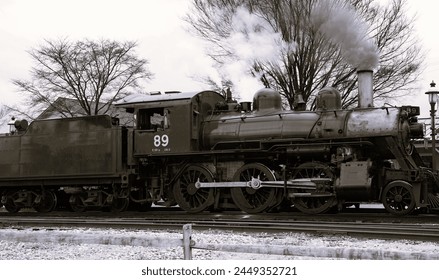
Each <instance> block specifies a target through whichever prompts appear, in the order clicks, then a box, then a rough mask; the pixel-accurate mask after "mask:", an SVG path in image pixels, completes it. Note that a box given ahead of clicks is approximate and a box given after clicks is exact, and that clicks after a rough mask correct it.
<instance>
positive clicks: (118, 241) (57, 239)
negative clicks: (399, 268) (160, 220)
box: [0, 224, 439, 260]
mask: <svg viewBox="0 0 439 280" xmlns="http://www.w3.org/2000/svg"><path fill="white" fill-rule="evenodd" d="M192 237H193V234H192V225H191V224H186V225H184V226H183V238H182V239H170V238H150V237H145V236H135V237H124V236H120V237H118V236H108V237H104V238H99V239H96V238H95V237H93V236H90V235H89V234H77V233H75V234H71V233H57V234H56V235H51V234H50V232H41V231H35V232H19V231H17V232H3V231H1V230H0V240H6V241H18V242H46V243H47V242H48V243H68V244H104V245H125V246H143V247H153V248H162V249H166V248H175V247H182V248H183V258H184V259H185V260H191V259H192V253H193V250H194V249H195V250H212V251H222V252H234V253H250V254H268V255H283V256H297V257H306V258H325V259H362V260H438V259H439V255H438V254H430V253H421V252H403V251H386V250H379V249H359V248H342V247H339V248H337V247H310V246H287V245H251V244H250V245H249V244H243V245H239V244H212V243H202V242H196V241H195V240H194V239H193V238H192Z"/></svg>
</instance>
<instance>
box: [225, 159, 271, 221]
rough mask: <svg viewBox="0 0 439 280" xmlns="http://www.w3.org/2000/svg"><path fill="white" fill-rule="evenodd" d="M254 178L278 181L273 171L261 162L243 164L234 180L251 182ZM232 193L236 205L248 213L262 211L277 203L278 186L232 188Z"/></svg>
mask: <svg viewBox="0 0 439 280" xmlns="http://www.w3.org/2000/svg"><path fill="white" fill-rule="evenodd" d="M252 178H255V179H259V180H261V181H276V177H275V176H274V174H273V172H272V171H271V170H270V169H269V168H268V167H267V166H265V165H263V164H261V163H249V164H245V165H243V166H242V167H241V168H239V169H238V170H237V171H236V173H235V175H234V177H233V181H240V182H249V181H251V180H252ZM230 193H231V196H232V199H233V202H234V203H235V205H236V206H238V207H239V209H241V210H242V211H244V212H247V213H260V212H263V211H265V210H267V209H269V208H271V207H273V206H274V205H277V198H278V196H277V190H276V188H264V187H262V188H259V189H255V188H251V187H245V188H232V189H231V191H230Z"/></svg>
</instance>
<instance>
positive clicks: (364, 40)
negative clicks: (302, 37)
mask: <svg viewBox="0 0 439 280" xmlns="http://www.w3.org/2000/svg"><path fill="white" fill-rule="evenodd" d="M311 22H312V24H313V25H314V26H315V27H317V28H318V30H319V31H320V32H321V33H322V34H323V35H324V36H325V37H326V38H327V39H328V40H329V41H330V42H332V43H333V44H336V45H338V46H340V48H341V52H342V54H343V57H344V58H345V59H346V61H347V62H348V63H350V64H351V65H352V66H353V67H355V68H357V69H363V70H369V69H370V70H373V69H374V68H376V67H378V62H379V53H378V49H377V47H376V45H375V44H374V42H373V41H372V39H371V38H370V37H369V36H368V26H367V25H366V23H365V22H364V21H362V20H361V19H360V18H359V17H358V15H357V13H356V11H355V9H354V8H353V7H352V6H350V5H349V4H347V3H345V2H342V1H337V0H320V1H318V2H316V4H314V6H313V9H312V11H311Z"/></svg>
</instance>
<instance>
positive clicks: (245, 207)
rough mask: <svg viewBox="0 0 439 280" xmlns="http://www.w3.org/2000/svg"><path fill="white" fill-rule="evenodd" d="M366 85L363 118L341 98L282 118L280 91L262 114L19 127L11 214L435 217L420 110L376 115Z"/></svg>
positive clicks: (7, 199) (214, 107)
mask: <svg viewBox="0 0 439 280" xmlns="http://www.w3.org/2000/svg"><path fill="white" fill-rule="evenodd" d="M358 74H359V77H358V80H359V94H360V96H359V107H358V108H355V109H348V110H347V109H341V99H340V94H339V92H338V91H337V90H336V89H333V88H324V89H322V90H321V92H320V93H319V94H318V96H317V97H316V98H317V100H316V104H317V108H316V110H314V111H305V110H297V111H292V110H283V109H282V106H281V105H282V104H281V103H282V102H281V97H280V94H279V93H278V92H276V91H274V90H271V89H262V90H260V91H258V92H257V93H256V94H255V96H254V100H253V108H251V104H250V103H247V102H244V103H239V104H238V103H237V102H236V101H234V100H233V99H232V98H231V96H230V95H227V96H226V97H224V96H222V95H221V94H219V93H217V92H214V91H202V92H188V93H176V92H170V93H165V94H150V95H133V96H128V97H126V98H125V99H124V100H123V101H122V102H120V103H119V104H117V107H119V108H123V109H125V110H126V111H127V112H128V113H130V114H132V116H133V120H134V124H133V125H132V126H129V127H127V126H121V125H119V122H118V120H117V119H115V118H111V117H109V116H90V117H79V118H68V119H51V120H37V121H34V122H32V123H31V124H30V125H29V126H28V127H27V125H26V123H23V122H20V121H17V122H16V127H17V133H15V134H14V135H6V136H2V137H0V193H1V203H2V204H3V205H4V206H5V208H6V209H7V210H8V211H9V212H17V211H19V210H20V209H21V208H23V207H33V208H34V209H35V210H37V211H40V212H48V211H52V210H54V209H55V208H56V206H57V205H58V206H66V205H68V206H69V207H70V208H71V209H73V210H74V211H84V210H85V209H86V208H88V207H104V208H111V209H112V210H115V211H123V210H126V209H127V208H128V206H131V207H133V208H137V209H141V210H145V209H147V208H149V207H150V206H151V204H152V203H154V204H156V205H165V206H174V205H179V207H181V208H182V209H184V210H185V211H187V212H191V213H195V212H200V211H203V210H210V209H228V208H235V209H236V208H239V209H241V210H242V211H245V212H248V213H259V212H263V211H270V210H276V209H280V208H282V207H291V206H294V207H295V208H297V209H298V210H300V211H302V212H305V213H310V214H318V213H324V212H326V211H328V210H330V209H334V208H337V207H338V208H339V209H340V208H341V207H342V206H343V205H347V204H352V203H359V202H369V201H370V202H379V201H380V202H382V203H383V205H384V207H385V209H386V210H387V211H389V212H390V213H393V214H397V215H405V214H409V213H410V212H412V211H413V210H414V209H415V208H427V207H436V205H438V202H437V201H438V199H437V196H436V194H437V192H438V185H437V183H436V182H437V171H435V170H431V169H429V168H426V167H425V164H424V163H423V162H422V159H421V158H420V156H419V155H418V153H417V151H416V149H415V148H414V146H413V145H412V140H413V139H417V138H422V137H423V135H422V131H423V130H422V125H421V124H419V123H417V119H416V116H417V115H419V107H412V106H403V107H379V108H376V107H373V104H372V72H371V71H359V73H358Z"/></svg>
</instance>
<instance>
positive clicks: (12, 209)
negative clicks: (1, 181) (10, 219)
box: [5, 192, 21, 213]
mask: <svg viewBox="0 0 439 280" xmlns="http://www.w3.org/2000/svg"><path fill="white" fill-rule="evenodd" d="M14 194H17V193H14V192H9V193H7V194H6V196H7V198H6V203H5V209H6V211H8V212H9V213H17V212H18V211H20V210H21V207H20V206H18V205H16V204H15V202H14V197H13V196H14Z"/></svg>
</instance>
